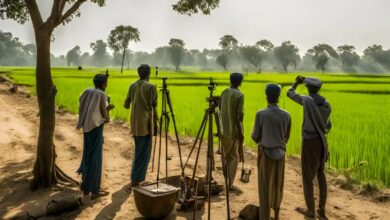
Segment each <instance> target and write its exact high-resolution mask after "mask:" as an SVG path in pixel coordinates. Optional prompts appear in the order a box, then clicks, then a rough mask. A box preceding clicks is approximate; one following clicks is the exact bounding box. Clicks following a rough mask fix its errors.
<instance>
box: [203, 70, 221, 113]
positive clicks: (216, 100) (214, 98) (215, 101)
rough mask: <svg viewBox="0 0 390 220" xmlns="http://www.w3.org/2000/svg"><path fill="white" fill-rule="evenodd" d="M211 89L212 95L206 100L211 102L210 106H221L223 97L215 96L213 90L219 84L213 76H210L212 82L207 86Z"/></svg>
mask: <svg viewBox="0 0 390 220" xmlns="http://www.w3.org/2000/svg"><path fill="white" fill-rule="evenodd" d="M207 88H208V89H209V91H210V96H209V97H207V98H206V101H207V102H208V103H209V107H210V108H213V109H215V108H216V107H218V106H219V103H220V100H221V97H220V96H214V95H213V91H214V90H215V89H216V88H217V84H216V83H215V82H214V81H213V78H212V77H210V83H209V86H208V87H207Z"/></svg>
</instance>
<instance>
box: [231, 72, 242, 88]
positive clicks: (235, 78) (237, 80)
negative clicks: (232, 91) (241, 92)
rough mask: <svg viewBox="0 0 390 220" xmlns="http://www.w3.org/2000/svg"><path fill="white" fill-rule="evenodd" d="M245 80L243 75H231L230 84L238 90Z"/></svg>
mask: <svg viewBox="0 0 390 220" xmlns="http://www.w3.org/2000/svg"><path fill="white" fill-rule="evenodd" d="M243 79H244V76H243V75H242V73H232V74H230V84H231V85H232V86H233V87H235V88H237V87H239V86H240V85H241V83H242V80H243Z"/></svg>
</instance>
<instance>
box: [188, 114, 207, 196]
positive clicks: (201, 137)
mask: <svg viewBox="0 0 390 220" xmlns="http://www.w3.org/2000/svg"><path fill="white" fill-rule="evenodd" d="M204 118H205V119H206V120H205V121H204V123H202V127H201V128H200V130H199V133H200V134H201V136H200V140H199V147H198V152H197V153H196V159H195V165H194V172H193V173H192V183H191V189H193V188H194V182H195V175H196V170H197V168H198V162H199V155H200V150H201V148H202V143H203V137H204V132H205V131H206V124H207V118H208V112H206V113H205V117H204Z"/></svg>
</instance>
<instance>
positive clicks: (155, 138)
mask: <svg viewBox="0 0 390 220" xmlns="http://www.w3.org/2000/svg"><path fill="white" fill-rule="evenodd" d="M156 147H157V135H156V136H155V137H154V145H153V158H152V173H153V172H154V157H155V155H156Z"/></svg>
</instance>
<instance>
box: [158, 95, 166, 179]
mask: <svg viewBox="0 0 390 220" xmlns="http://www.w3.org/2000/svg"><path fill="white" fill-rule="evenodd" d="M164 99H165V98H164V95H163V96H162V103H163V105H162V106H161V117H160V124H159V126H160V127H159V130H160V132H159V143H158V146H159V147H158V164H157V184H158V182H159V181H160V165H161V148H162V143H161V139H162V126H163V117H164V109H163V108H164ZM157 186H158V185H157Z"/></svg>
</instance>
